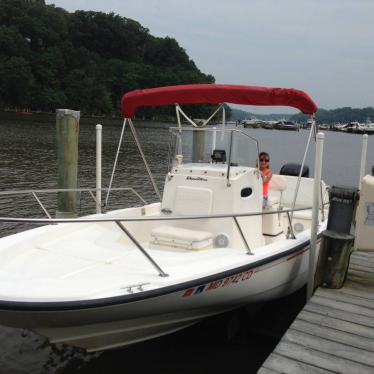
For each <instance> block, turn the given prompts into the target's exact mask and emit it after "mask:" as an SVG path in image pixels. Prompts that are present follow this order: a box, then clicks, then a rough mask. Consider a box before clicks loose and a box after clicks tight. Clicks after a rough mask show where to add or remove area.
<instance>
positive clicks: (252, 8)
mask: <svg viewBox="0 0 374 374" xmlns="http://www.w3.org/2000/svg"><path fill="white" fill-rule="evenodd" d="M46 3H47V4H55V5H56V6H58V7H61V8H64V9H66V10H68V11H71V12H72V11H75V10H78V9H81V10H94V11H102V12H106V13H109V12H113V13H116V14H119V15H121V16H123V17H126V18H132V19H134V20H136V21H138V22H139V23H141V24H142V26H143V27H146V28H148V29H149V31H150V33H151V34H152V35H154V36H160V37H165V36H169V37H172V38H175V39H176V40H177V41H178V43H179V45H180V46H181V47H182V48H184V49H185V50H186V52H187V54H188V56H189V57H190V58H191V59H192V60H193V61H194V62H195V64H196V65H197V67H198V68H199V69H200V70H201V71H202V72H203V73H206V74H212V75H213V76H214V77H215V78H216V83H222V84H246V85H257V86H270V87H293V88H297V89H301V90H303V91H305V92H307V93H308V94H309V95H310V96H311V97H312V98H313V99H314V100H315V102H316V103H317V105H318V107H320V108H324V109H334V108H338V107H344V106H350V107H354V108H363V107H367V106H374V0H230V1H227V0H183V1H181V0H52V1H50V0H46ZM247 109H248V110H249V111H254V112H256V113H268V112H277V113H293V112H296V111H292V110H288V109H287V108H277V109H275V108H274V107H272V108H271V110H269V109H268V108H260V107H256V109H254V108H248V107H247Z"/></svg>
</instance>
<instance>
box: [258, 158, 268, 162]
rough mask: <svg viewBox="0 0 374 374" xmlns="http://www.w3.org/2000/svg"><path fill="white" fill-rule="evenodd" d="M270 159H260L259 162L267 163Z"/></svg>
mask: <svg viewBox="0 0 374 374" xmlns="http://www.w3.org/2000/svg"><path fill="white" fill-rule="evenodd" d="M269 161H270V159H269V158H260V162H269Z"/></svg>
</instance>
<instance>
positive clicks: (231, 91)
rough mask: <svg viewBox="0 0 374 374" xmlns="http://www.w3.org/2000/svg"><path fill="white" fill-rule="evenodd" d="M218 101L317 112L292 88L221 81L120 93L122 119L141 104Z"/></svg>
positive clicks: (208, 102)
mask: <svg viewBox="0 0 374 374" xmlns="http://www.w3.org/2000/svg"><path fill="white" fill-rule="evenodd" d="M220 103H231V104H244V105H274V106H289V107H293V108H296V109H299V110H300V111H301V112H303V113H304V114H313V113H316V111H317V105H316V104H315V102H314V101H313V100H312V99H311V98H310V96H309V95H308V94H306V93H305V92H303V91H300V90H296V89H294V88H272V87H258V86H242V85H224V84H188V85H179V86H167V87H159V88H148V89H144V90H135V91H131V92H128V93H126V94H124V95H123V96H122V101H121V110H122V115H123V116H124V117H125V118H131V117H133V116H134V115H135V112H136V110H137V109H138V108H139V107H142V106H161V105H173V104H220Z"/></svg>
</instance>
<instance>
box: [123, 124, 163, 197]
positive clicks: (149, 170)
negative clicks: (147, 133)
mask: <svg viewBox="0 0 374 374" xmlns="http://www.w3.org/2000/svg"><path fill="white" fill-rule="evenodd" d="M129 125H130V129H131V132H132V135H133V137H134V140H135V143H136V146H137V147H138V150H139V153H140V156H141V157H142V159H143V162H144V165H145V168H146V169H147V173H148V176H149V179H150V180H151V183H152V186H153V188H154V190H155V192H156V195H157V196H158V198H159V199H160V201H161V200H162V197H161V194H160V191H159V189H158V187H157V184H156V182H155V180H154V178H153V175H152V172H151V169H150V168H149V165H148V162H147V160H146V158H145V155H144V153H143V149H142V146H141V145H140V142H139V139H138V136H137V134H136V131H135V127H134V124H133V123H132V120H131V118H129Z"/></svg>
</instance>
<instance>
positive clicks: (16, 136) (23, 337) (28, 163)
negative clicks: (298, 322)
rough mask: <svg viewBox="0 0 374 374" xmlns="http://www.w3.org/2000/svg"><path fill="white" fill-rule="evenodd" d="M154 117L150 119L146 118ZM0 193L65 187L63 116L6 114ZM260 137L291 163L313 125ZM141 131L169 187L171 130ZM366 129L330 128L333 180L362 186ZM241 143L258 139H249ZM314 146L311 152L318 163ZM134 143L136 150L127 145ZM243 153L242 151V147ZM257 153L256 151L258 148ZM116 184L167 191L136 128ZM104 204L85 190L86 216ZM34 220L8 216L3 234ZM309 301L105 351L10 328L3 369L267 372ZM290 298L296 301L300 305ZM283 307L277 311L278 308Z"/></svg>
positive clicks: (3, 334) (87, 134)
mask: <svg viewBox="0 0 374 374" xmlns="http://www.w3.org/2000/svg"><path fill="white" fill-rule="evenodd" d="M102 123H103V170H102V177H103V185H104V186H107V185H108V183H109V179H110V175H111V168H112V165H113V161H114V158H115V153H116V149H117V141H118V138H119V135H120V132H121V125H122V123H121V122H120V121H112V120H111V121H103V122H102ZM95 124H96V122H95V121H88V120H84V119H82V120H81V127H80V154H79V184H80V186H82V187H92V188H94V187H95ZM143 125H144V124H143ZM0 131H1V136H0V176H1V178H0V191H1V190H8V189H32V188H34V189H35V188H38V189H40V188H56V187H57V185H56V149H55V124H54V117H45V116H43V117H40V118H38V117H33V118H27V119H24V118H16V117H13V118H8V119H6V120H2V121H0ZM245 131H246V132H247V133H248V134H250V135H251V136H254V137H256V138H257V139H258V141H259V144H260V150H261V151H262V150H266V151H267V152H269V153H270V155H271V168H272V169H273V170H274V171H275V172H278V171H279V169H280V167H281V166H282V165H283V164H284V163H286V162H300V161H301V159H302V156H303V151H304V147H305V144H306V141H307V137H308V132H307V131H305V130H301V131H300V132H287V131H277V130H262V129H246V130H245ZM138 136H139V139H140V141H141V143H142V145H143V149H144V153H145V155H146V157H147V158H148V161H149V164H150V168H151V170H152V171H153V173H154V176H155V178H156V181H157V184H158V186H159V188H160V189H161V190H162V185H163V181H164V176H165V173H166V171H167V156H168V138H169V131H168V129H166V128H160V127H155V126H152V124H150V125H149V126H148V127H144V126H143V127H139V128H138ZM361 140H362V137H361V136H360V135H352V134H349V135H348V134H340V133H333V132H327V133H326V141H325V148H324V167H323V173H322V174H323V178H324V180H325V181H326V182H327V183H328V184H330V185H333V184H343V185H353V186H354V185H357V183H358V177H359V164H360V155H361ZM240 145H241V149H244V150H245V149H246V148H245V147H248V154H249V155H250V154H251V152H253V149H252V148H251V149H250V148H249V146H248V143H245V144H244V143H243V144H240ZM313 150H314V145H313V147H312V149H311V151H310V152H309V154H308V157H307V164H308V165H309V166H310V168H311V170H312V169H313ZM125 151H126V152H125ZM234 157H237V155H234ZM249 158H250V156H249ZM373 164H374V137H369V144H368V162H367V171H368V172H369V170H371V166H372V165H373ZM113 186H114V187H133V188H135V189H136V190H137V191H138V192H140V193H141V195H142V196H143V197H144V198H145V199H146V200H147V201H149V202H152V201H156V200H157V197H156V195H155V193H154V191H153V189H152V187H151V185H150V183H149V181H148V178H147V175H146V171H145V168H144V165H143V164H142V161H141V157H140V156H139V154H138V152H137V149H136V147H135V145H134V143H133V141H132V138H131V136H130V134H129V132H127V133H126V136H125V139H124V142H123V147H122V152H121V153H120V157H119V163H118V168H117V173H116V177H115V179H114V183H113ZM121 196H122V195H120V194H118V193H113V195H111V198H110V200H109V206H110V208H116V207H123V206H130V205H132V204H136V203H139V201H138V200H137V198H136V197H134V196H132V195H126V197H127V198H128V202H127V203H124V202H123V201H121V199H120V197H121ZM40 197H41V199H42V201H43V203H44V204H45V205H46V207H47V209H48V210H49V211H50V212H51V213H52V214H53V212H54V211H55V209H56V205H55V200H56V199H55V198H56V197H55V195H51V196H49V195H40ZM0 211H1V216H7V215H8V216H25V215H26V216H29V217H38V216H41V215H42V214H43V212H42V210H41V208H40V207H39V206H38V205H37V203H36V201H35V200H33V198H32V197H29V196H20V197H17V198H14V197H12V198H9V197H7V198H4V197H2V198H1V199H0ZM93 211H94V203H93V201H92V200H91V199H90V196H89V195H87V196H86V195H84V194H82V195H81V211H80V213H81V214H86V213H90V212H93ZM24 228H25V225H22V226H19V225H14V224H2V225H1V226H0V236H5V235H9V234H11V233H14V232H17V231H19V230H22V229H24ZM303 300H304V294H303V292H302V291H300V292H299V293H297V294H295V295H292V296H290V297H289V298H285V299H282V300H278V301H274V302H273V303H270V304H268V305H267V306H265V307H263V308H262V309H261V313H259V314H257V316H256V317H253V316H252V314H253V313H251V312H252V310H251V307H249V308H247V309H246V308H242V309H240V310H237V311H234V312H231V313H227V314H225V315H223V316H220V317H217V318H212V319H209V320H207V321H204V322H203V323H201V324H199V325H197V326H195V327H192V328H189V329H187V330H184V331H181V332H179V333H176V334H173V335H170V336H166V337H163V338H160V339H157V340H153V341H149V342H145V343H142V344H139V345H135V346H132V347H127V348H124V349H118V350H114V351H108V352H103V353H96V354H87V353H85V352H83V351H81V350H79V349H75V348H72V347H65V346H62V345H50V344H48V343H47V342H46V341H45V339H43V338H42V337H39V336H37V335H35V334H34V333H32V332H31V331H27V330H25V331H22V330H17V329H11V328H6V327H0V340H1V351H0V373H64V374H65V373H103V372H111V373H132V372H136V373H145V372H149V370H153V371H154V372H161V371H162V372H164V373H175V372H178V373H190V372H194V373H209V372H213V371H214V372H217V373H224V372H227V371H233V370H243V369H244V370H245V371H246V372H247V373H254V372H256V371H257V368H258V366H259V365H261V363H262V361H263V360H264V359H265V358H266V356H267V354H268V353H269V352H270V351H271V350H272V349H273V347H274V346H275V344H276V343H277V340H278V339H279V337H280V336H281V334H282V332H283V331H284V330H285V329H286V327H287V326H288V324H289V323H290V322H291V321H292V317H293V314H294V313H295V311H297V307H295V306H296V305H299V306H301V305H302V301H303ZM290 305H291V306H292V308H291V309H290ZM274 311H276V313H275V312H274Z"/></svg>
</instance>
